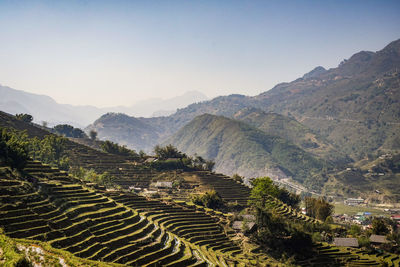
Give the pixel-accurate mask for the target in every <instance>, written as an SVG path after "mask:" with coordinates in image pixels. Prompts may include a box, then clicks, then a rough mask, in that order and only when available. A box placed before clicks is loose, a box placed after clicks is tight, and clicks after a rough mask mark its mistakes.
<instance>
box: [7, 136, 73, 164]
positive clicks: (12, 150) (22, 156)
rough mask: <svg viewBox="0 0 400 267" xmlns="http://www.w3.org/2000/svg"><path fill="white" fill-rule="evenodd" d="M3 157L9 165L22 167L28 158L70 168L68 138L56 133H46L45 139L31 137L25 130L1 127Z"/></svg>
mask: <svg viewBox="0 0 400 267" xmlns="http://www.w3.org/2000/svg"><path fill="white" fill-rule="evenodd" d="M0 131H1V140H0V149H1V154H0V156H1V158H2V160H3V161H5V162H6V163H7V164H8V165H10V166H11V167H14V168H18V169H22V168H23V167H24V166H25V163H26V161H27V159H28V158H32V159H36V160H40V161H42V162H44V163H47V164H51V165H54V166H57V167H59V168H61V169H64V170H68V168H69V158H68V157H67V155H66V151H65V149H66V143H65V142H66V139H65V138H64V137H60V136H55V135H51V134H49V135H46V136H45V137H44V138H43V139H39V138H37V137H34V138H29V137H28V134H27V133H26V132H25V131H15V130H8V129H5V128H0Z"/></svg>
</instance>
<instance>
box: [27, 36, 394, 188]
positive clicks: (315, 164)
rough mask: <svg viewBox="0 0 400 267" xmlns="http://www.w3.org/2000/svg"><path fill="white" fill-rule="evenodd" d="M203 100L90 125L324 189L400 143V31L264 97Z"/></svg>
mask: <svg viewBox="0 0 400 267" xmlns="http://www.w3.org/2000/svg"><path fill="white" fill-rule="evenodd" d="M198 98H201V96H198V97H196V99H198ZM196 102H197V103H193V104H190V105H188V106H186V107H184V108H179V109H177V111H176V112H175V113H173V114H171V115H169V116H159V117H150V118H144V117H132V116H129V115H127V114H124V113H121V112H120V111H124V112H125V113H128V114H129V112H128V111H129V109H124V110H121V109H119V110H118V109H115V110H114V111H116V112H114V113H113V112H109V113H106V114H104V115H102V116H101V117H99V118H98V119H97V120H95V121H94V122H93V123H92V124H91V125H89V126H88V127H87V128H86V131H89V130H96V131H97V132H98V137H99V138H100V139H109V140H111V141H114V142H118V143H120V144H123V145H127V146H128V147H130V148H133V149H136V150H145V151H146V152H151V151H152V148H153V147H154V146H155V145H156V144H167V143H172V144H173V145H175V146H177V147H178V148H179V149H181V150H182V151H183V152H185V153H189V154H193V153H197V154H198V155H200V156H203V157H206V158H208V159H212V160H215V161H216V170H217V171H221V172H224V173H227V174H232V173H239V174H241V175H245V176H264V175H270V176H275V177H276V178H287V177H292V178H293V179H294V180H297V181H298V182H300V183H304V184H305V185H307V186H308V187H310V188H315V187H319V188H321V187H322V186H323V185H324V183H325V182H327V181H328V179H330V178H329V175H327V172H329V171H332V170H333V169H336V170H343V169H344V168H345V167H344V166H345V165H346V164H349V163H351V162H355V161H359V160H362V159H364V158H373V157H374V156H375V157H376V156H378V155H381V154H385V153H392V154H396V153H399V152H400V40H397V41H394V42H392V43H390V44H388V45H387V46H386V47H384V48H383V49H382V50H380V51H377V52H369V51H362V52H359V53H356V54H354V55H353V56H351V57H350V58H349V59H347V60H344V61H342V62H341V63H340V64H339V65H338V67H336V68H332V69H328V70H327V69H325V68H323V67H321V66H319V67H316V68H315V69H313V70H312V71H310V72H309V73H306V74H304V75H303V76H302V77H300V78H298V79H296V80H294V81H292V82H289V83H280V84H278V85H276V86H275V87H274V88H272V89H271V90H268V91H266V92H263V93H261V94H259V95H256V96H245V95H238V94H234V95H228V96H220V97H216V98H214V99H211V100H208V101H201V102H199V101H196ZM143 105H144V106H145V105H146V103H143ZM22 106H23V105H22ZM158 106H161V105H158ZM169 107H170V106H168V105H166V106H165V108H164V107H163V109H165V110H169ZM137 109H138V110H139V109H140V108H139V107H137ZM27 110H28V111H29V109H27ZM205 114H206V115H205ZM337 180H338V181H339V180H340V179H337Z"/></svg>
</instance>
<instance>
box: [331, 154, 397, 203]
mask: <svg viewBox="0 0 400 267" xmlns="http://www.w3.org/2000/svg"><path fill="white" fill-rule="evenodd" d="M323 192H324V193H325V194H327V195H333V196H337V197H362V198H364V199H367V200H368V202H376V203H397V202H399V201H400V154H395V155H391V154H386V155H382V156H380V157H378V158H375V159H364V160H360V161H358V162H356V163H354V164H353V166H351V167H349V168H346V169H344V170H341V171H338V172H336V173H332V174H331V175H329V180H328V182H327V183H326V184H325V186H324V188H323Z"/></svg>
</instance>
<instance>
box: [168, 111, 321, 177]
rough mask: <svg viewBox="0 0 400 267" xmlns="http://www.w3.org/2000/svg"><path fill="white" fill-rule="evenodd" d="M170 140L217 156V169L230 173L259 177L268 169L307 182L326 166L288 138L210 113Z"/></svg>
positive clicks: (203, 154)
mask: <svg viewBox="0 0 400 267" xmlns="http://www.w3.org/2000/svg"><path fill="white" fill-rule="evenodd" d="M168 141H170V142H171V143H172V144H176V145H177V147H178V149H180V150H182V151H185V152H187V153H191V154H194V153H198V154H199V155H200V156H203V157H205V158H210V159H213V160H214V161H215V162H216V166H215V169H216V171H218V172H223V173H226V174H230V175H232V174H234V173H238V174H240V175H245V176H248V177H258V176H263V175H265V170H266V169H267V170H273V171H275V172H276V173H277V175H278V176H279V175H280V176H281V177H285V176H286V175H287V176H292V177H293V179H295V180H298V181H302V182H303V181H305V180H306V179H312V177H313V176H314V175H315V174H318V173H320V172H321V170H322V169H323V166H324V165H325V163H324V162H323V161H321V160H319V159H317V158H315V157H314V156H313V155H311V154H310V153H308V152H306V151H304V150H303V149H301V148H299V147H297V146H296V145H294V144H293V143H290V142H289V141H286V140H285V139H282V138H280V137H278V136H271V135H268V134H266V133H264V132H262V131H260V130H258V129H256V128H254V127H251V126H248V125H247V124H244V123H242V122H238V121H235V120H231V119H228V118H225V117H221V116H214V115H209V114H205V115H202V116H199V117H197V118H196V119H194V120H193V121H192V122H190V123H189V124H187V125H186V126H185V127H183V128H182V129H181V130H179V131H178V133H176V134H175V135H174V136H173V137H172V138H171V139H169V140H168Z"/></svg>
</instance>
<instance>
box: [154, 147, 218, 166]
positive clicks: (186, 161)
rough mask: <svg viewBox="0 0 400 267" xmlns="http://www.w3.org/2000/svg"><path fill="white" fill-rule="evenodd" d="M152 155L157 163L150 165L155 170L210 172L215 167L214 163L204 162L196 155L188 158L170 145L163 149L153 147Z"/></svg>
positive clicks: (210, 161)
mask: <svg viewBox="0 0 400 267" xmlns="http://www.w3.org/2000/svg"><path fill="white" fill-rule="evenodd" d="M154 154H155V156H156V157H157V158H158V159H159V161H157V162H153V163H152V164H151V165H152V167H155V168H157V169H164V170H167V169H168V170H171V169H195V170H206V171H212V169H213V168H214V166H215V162H214V161H212V160H205V159H204V158H203V157H201V156H198V155H195V156H194V157H190V156H188V155H186V154H185V153H183V152H181V151H179V150H178V149H177V148H176V147H174V146H173V145H171V144H169V145H166V146H164V147H163V146H160V145H157V146H155V147H154Z"/></svg>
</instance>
